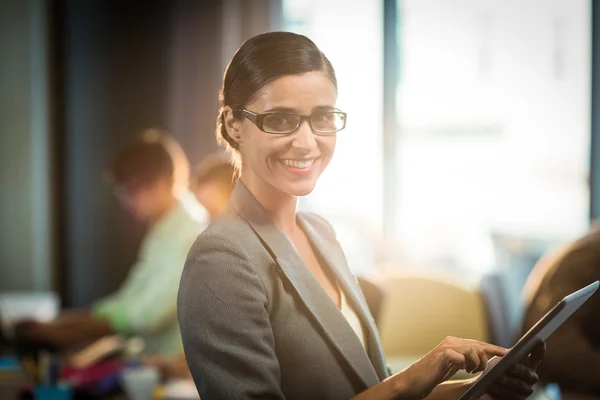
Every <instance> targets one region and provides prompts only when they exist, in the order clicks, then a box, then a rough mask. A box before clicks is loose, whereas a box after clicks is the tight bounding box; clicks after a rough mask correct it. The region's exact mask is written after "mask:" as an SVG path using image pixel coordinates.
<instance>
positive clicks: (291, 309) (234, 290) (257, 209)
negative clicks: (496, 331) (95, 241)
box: [178, 32, 541, 400]
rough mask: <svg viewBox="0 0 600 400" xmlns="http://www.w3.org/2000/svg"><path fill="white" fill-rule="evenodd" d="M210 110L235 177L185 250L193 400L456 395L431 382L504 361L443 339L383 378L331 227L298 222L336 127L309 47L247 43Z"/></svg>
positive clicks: (507, 394)
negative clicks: (218, 210) (223, 203)
mask: <svg viewBox="0 0 600 400" xmlns="http://www.w3.org/2000/svg"><path fill="white" fill-rule="evenodd" d="M221 101H222V107H221V111H220V114H219V118H218V128H217V138H218V139H219V140H220V142H221V143H223V144H224V145H225V146H226V147H227V148H228V150H229V152H230V154H232V156H233V158H234V161H235V162H236V163H237V166H238V168H239V171H240V179H239V181H238V183H237V184H236V187H235V189H234V191H233V193H232V195H231V198H230V201H229V204H228V206H227V208H226V209H225V211H224V213H223V214H221V215H220V216H219V217H217V218H216V219H215V220H214V221H213V222H212V223H211V225H210V226H209V227H208V228H207V229H206V230H205V231H204V232H203V233H202V234H201V235H200V236H199V237H198V239H197V241H196V243H195V244H194V246H193V247H192V249H191V250H190V254H189V256H188V259H187V262H186V265H185V269H184V273H183V277H182V279H181V285H180V291H179V299H178V313H179V321H180V325H181V332H182V338H183V343H184V349H185V355H186V359H187V362H188V365H189V367H190V370H191V372H192V375H193V377H194V381H195V383H196V386H197V388H198V391H199V393H200V396H201V398H202V399H203V400H208V399H236V400H237V399H249V398H253V399H255V398H260V399H349V398H356V399H394V398H406V399H420V398H425V397H426V396H429V395H431V396H432V397H431V398H448V399H450V398H457V397H458V395H459V394H460V393H462V392H464V391H465V390H466V389H467V388H468V387H469V386H470V384H471V382H470V381H456V382H454V383H452V384H448V385H439V384H440V383H441V382H443V381H445V380H446V379H448V378H449V377H450V376H452V375H453V374H454V373H455V372H456V371H457V370H459V369H466V370H468V371H470V372H478V371H483V370H485V369H486V368H487V366H488V358H489V357H493V356H502V355H503V354H504V353H505V349H502V348H499V347H497V346H493V345H489V344H487V343H482V342H478V341H474V340H465V339H457V338H448V339H446V340H444V342H442V343H441V344H440V345H439V346H437V347H436V348H434V349H433V350H432V351H431V352H430V353H429V354H427V355H426V356H425V357H423V358H422V359H421V360H419V361H418V362H416V363H415V364H413V365H411V366H410V367H409V368H407V369H406V370H404V371H402V372H400V373H398V374H396V375H393V376H389V371H388V369H387V367H386V364H385V359H384V356H383V351H382V347H381V342H380V339H379V335H378V333H377V329H376V327H375V324H374V321H373V318H372V316H371V315H370V313H369V310H368V307H367V304H366V301H365V299H364V297H363V295H362V292H361V290H360V288H359V286H358V283H357V281H356V278H355V276H354V275H353V274H352V272H351V271H350V269H349V268H348V264H347V263H346V259H345V256H344V253H343V251H342V249H341V248H340V246H339V243H338V242H337V240H336V237H335V233H334V232H333V229H332V228H331V226H330V225H329V224H328V223H327V222H326V221H325V220H324V219H322V218H321V217H318V216H316V215H314V214H309V213H302V212H297V204H298V197H300V196H305V195H307V194H309V193H311V192H312V191H313V189H314V188H315V185H316V183H317V180H318V178H319V177H320V176H321V174H322V173H323V171H324V170H325V168H326V167H327V165H328V164H329V161H330V160H331V157H332V156H333V153H334V149H335V145H336V135H337V132H338V131H340V130H342V129H343V128H344V127H345V125H346V114H345V113H344V112H342V111H340V110H338V109H337V108H336V102H337V80H336V77H335V72H334V70H333V67H332V66H331V63H330V62H329V61H328V60H327V58H326V57H325V55H324V54H323V53H322V52H321V51H320V50H319V49H318V48H317V47H316V45H315V44H314V43H313V42H312V41H311V40H309V39H308V38H307V37H305V36H302V35H297V34H293V33H288V32H272V33H266V34H263V35H259V36H256V37H254V38H251V39H249V40H248V41H247V42H245V43H244V44H243V45H242V47H241V48H240V49H239V50H238V51H237V53H236V54H235V55H234V57H233V59H232V60H231V62H230V64H229V66H228V68H227V71H226V73H225V78H224V82H223V89H222V92H221ZM538 350H540V349H538ZM540 356H541V355H540V354H536V355H534V356H533V357H531V358H529V359H528V360H526V361H525V365H524V367H523V368H517V369H515V370H514V371H512V375H506V376H503V377H502V385H501V386H502V387H500V388H499V386H500V385H497V386H496V387H495V390H497V391H498V392H497V393H500V394H501V395H500V396H499V397H498V398H506V399H521V398H524V396H526V395H528V394H530V393H531V390H532V389H531V385H532V384H533V383H535V381H536V380H537V378H536V376H535V373H534V372H533V369H534V367H535V363H536V362H537V360H539V357H540ZM494 362H495V361H491V362H490V364H492V363H494Z"/></svg>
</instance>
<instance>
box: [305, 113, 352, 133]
mask: <svg viewBox="0 0 600 400" xmlns="http://www.w3.org/2000/svg"><path fill="white" fill-rule="evenodd" d="M310 123H311V125H312V128H313V129H314V130H315V131H316V132H337V131H339V130H342V129H344V126H345V125H346V116H345V115H344V113H341V112H337V111H328V112H323V113H317V114H313V116H312V117H311V119H310Z"/></svg>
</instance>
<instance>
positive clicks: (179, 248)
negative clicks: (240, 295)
mask: <svg viewBox="0 0 600 400" xmlns="http://www.w3.org/2000/svg"><path fill="white" fill-rule="evenodd" d="M184 233H185V231H183V232H181V233H180V234H176V235H172V236H170V237H167V236H164V235H163V236H160V237H153V238H152V240H151V241H148V242H146V243H145V244H144V245H143V246H142V250H141V252H140V256H139V260H138V262H137V263H136V264H135V266H134V267H133V269H132V270H131V273H130V274H129V276H128V277H127V279H126V281H125V282H124V283H123V285H122V287H121V288H120V289H119V291H118V292H117V293H116V294H115V295H113V296H110V297H109V298H107V299H106V300H103V301H100V302H98V303H97V304H95V305H94V308H93V312H94V314H95V315H96V316H98V317H100V318H104V319H106V320H107V321H108V322H109V323H110V325H111V327H112V328H113V329H114V330H115V331H116V332H119V333H122V334H152V333H154V332H159V331H160V330H161V329H163V328H164V327H168V326H172V325H174V324H176V323H177V311H176V301H177V290H178V288H179V280H180V278H181V271H182V269H183V265H184V263H185V259H186V257H187V253H188V251H189V249H190V246H191V241H193V239H195V236H194V237H193V238H192V237H191V236H190V235H185V234H184Z"/></svg>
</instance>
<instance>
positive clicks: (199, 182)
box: [190, 153, 235, 220]
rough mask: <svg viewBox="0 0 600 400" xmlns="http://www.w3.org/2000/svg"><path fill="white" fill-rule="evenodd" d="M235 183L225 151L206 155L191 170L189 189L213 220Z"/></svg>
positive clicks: (225, 202)
mask: <svg viewBox="0 0 600 400" xmlns="http://www.w3.org/2000/svg"><path fill="white" fill-rule="evenodd" d="M234 185H235V170H234V168H233V165H231V162H230V160H229V156H228V155H227V154H225V153H215V154H211V155H208V156H206V157H205V158H204V159H203V160H202V161H201V162H200V163H199V164H198V165H197V166H196V168H194V170H193V171H192V176H191V178H190V189H191V191H192V193H194V195H195V196H196V198H197V199H198V201H199V202H200V204H202V205H203V206H204V208H205V209H206V211H208V214H209V216H210V219H211V220H213V219H214V218H215V217H216V216H217V215H218V214H219V213H220V212H221V211H222V210H223V208H224V207H225V204H227V201H228V200H229V196H230V195H231V192H232V190H233V187H234Z"/></svg>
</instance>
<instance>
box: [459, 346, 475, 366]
mask: <svg viewBox="0 0 600 400" xmlns="http://www.w3.org/2000/svg"><path fill="white" fill-rule="evenodd" d="M458 351H459V352H460V353H461V354H462V355H463V356H464V357H465V370H466V371H467V372H469V373H471V372H473V371H474V370H476V369H477V368H479V364H480V363H479V355H478V354H477V351H476V350H475V348H474V347H472V346H463V347H461V348H460V349H458Z"/></svg>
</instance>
